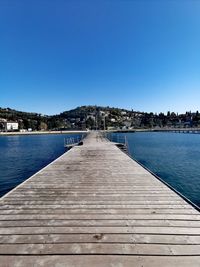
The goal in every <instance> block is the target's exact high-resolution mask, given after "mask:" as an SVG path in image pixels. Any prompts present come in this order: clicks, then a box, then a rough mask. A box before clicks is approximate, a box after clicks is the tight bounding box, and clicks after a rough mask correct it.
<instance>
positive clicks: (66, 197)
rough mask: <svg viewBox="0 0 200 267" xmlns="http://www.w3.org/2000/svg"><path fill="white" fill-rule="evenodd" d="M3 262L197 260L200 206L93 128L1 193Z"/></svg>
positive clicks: (114, 266) (71, 266)
mask: <svg viewBox="0 0 200 267" xmlns="http://www.w3.org/2000/svg"><path fill="white" fill-rule="evenodd" d="M0 266H1V267H2V266H3V267H10V266H12V267H14V266H16V267H17V266H20V267H27V266H28V267H31V266H34V267H37V266H47V267H51V266H57V267H62V266H68V267H79V266H84V267H86V266H87V267H90V266H92V267H93V266H105V267H107V266H110V267H123V266H131V267H132V266H153V267H156V266H159V267H160V266H161V267H163V266H169V267H173V266H181V267H184V266H190V267H193V266H200V213H199V212H198V211H197V210H195V209H194V208H193V207H192V206H191V205H189V204H188V203H187V202H186V201H185V200H183V199H182V198H181V197H180V196H179V195H177V194H176V193H175V192H174V191H172V190H171V189H169V188H168V187H167V186H166V185H165V184H163V183H162V182H161V181H159V180H158V179H156V178H155V177H154V176H153V175H152V174H150V173H149V172H148V171H147V170H145V169H144V168H142V167H141V166H140V165H139V164H138V163H136V162H135V161H133V160H132V159H131V158H130V157H129V156H127V155H126V154H125V153H123V152H122V151H121V150H120V149H119V148H117V147H116V146H115V145H114V144H113V143H111V142H109V141H108V140H106V139H104V138H103V137H101V136H100V135H99V134H98V133H95V132H94V133H91V134H89V135H88V137H87V138H86V139H85V140H84V144H83V146H77V147H74V148H72V149H71V150H69V151H68V152H66V153H65V154H64V155H63V156H61V157H60V158H58V159H57V160H56V161H54V162H53V163H51V164H50V165H48V166H47V167H46V168H44V169H42V170H41V171H40V172H38V173H37V174H35V175H33V176H32V177H31V178H29V179H28V180H27V181H25V182H24V183H22V184H21V185H20V186H18V187H17V188H15V189H14V190H12V191H11V192H10V193H8V194H7V195H6V196H4V197H3V198H1V200H0Z"/></svg>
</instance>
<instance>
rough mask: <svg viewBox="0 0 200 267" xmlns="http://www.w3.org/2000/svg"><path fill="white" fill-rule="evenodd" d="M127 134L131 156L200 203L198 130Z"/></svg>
mask: <svg viewBox="0 0 200 267" xmlns="http://www.w3.org/2000/svg"><path fill="white" fill-rule="evenodd" d="M121 135H124V134H121ZM126 136H127V139H128V143H129V149H130V153H131V156H132V157H133V158H135V159H136V160H138V161H139V162H140V163H142V164H143V165H144V166H146V167H148V168H149V169H150V170H151V171H153V172H154V173H155V174H157V175H158V176H159V177H161V178H162V179H163V180H164V181H166V182H167V183H168V184H170V185H171V186H172V187H174V188H175V189H176V190H178V191H179V192H180V193H182V194H183V195H184V196H186V197H187V198H189V199H190V200H191V201H192V202H193V203H195V204H196V205H198V206H199V207H200V134H184V133H150V132H143V133H128V134H126Z"/></svg>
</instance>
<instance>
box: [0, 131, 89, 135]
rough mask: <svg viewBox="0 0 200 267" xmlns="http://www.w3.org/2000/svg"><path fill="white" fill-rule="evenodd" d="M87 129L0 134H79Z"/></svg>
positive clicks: (5, 133) (0, 133)
mask: <svg viewBox="0 0 200 267" xmlns="http://www.w3.org/2000/svg"><path fill="white" fill-rule="evenodd" d="M79 133H88V131H33V132H0V136H7V135H42V134H79Z"/></svg>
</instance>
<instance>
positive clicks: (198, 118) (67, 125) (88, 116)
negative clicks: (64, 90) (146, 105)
mask: <svg viewBox="0 0 200 267" xmlns="http://www.w3.org/2000/svg"><path fill="white" fill-rule="evenodd" d="M191 127H195V128H200V114H199V112H198V111H196V112H191V111H189V112H186V113H185V114H177V113H174V112H170V111H168V112H167V114H164V113H159V114H156V113H152V112H150V113H147V112H139V111H134V110H126V109H119V108H112V107H100V106H81V107H77V108H75V109H72V110H69V111H65V112H62V113H60V114H59V115H53V116H48V115H42V114H39V113H30V112H22V111H17V110H13V109H10V108H0V131H1V132H10V131H12V132H13V131H16V132H17V131H18V132H31V131H52V130H54V131H57V130H58V131H62V130H104V129H105V130H134V129H161V128H162V129H169V128H170V129H171V128H191Z"/></svg>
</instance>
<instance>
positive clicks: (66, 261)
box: [0, 255, 200, 267]
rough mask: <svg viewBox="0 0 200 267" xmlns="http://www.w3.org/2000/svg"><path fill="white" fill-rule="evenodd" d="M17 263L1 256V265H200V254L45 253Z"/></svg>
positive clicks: (14, 259) (184, 266)
mask: <svg viewBox="0 0 200 267" xmlns="http://www.w3.org/2000/svg"><path fill="white" fill-rule="evenodd" d="M17 261H18V262H17V263H16V257H15V256H0V266H1V267H17V266H20V267H27V266H48V267H55V266H70V267H77V266H79V267H88V266H95V267H105V266H107V267H113V266H120V267H121V266H123V267H133V266H140V267H141V266H145V267H147V266H153V267H160V266H165V267H172V266H176V267H177V266H178V267H188V266H192V267H198V266H199V262H200V256H182V257H180V256H173V257H172V256H142V257H141V256H123V257H122V256H119V255H95V256H94V255H76V256H74V255H67V256H65V255H54V256H52V255H48V256H47V255H46V256H45V255H44V256H42V257H38V255H37V256H28V257H27V256H18V257H17Z"/></svg>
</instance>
